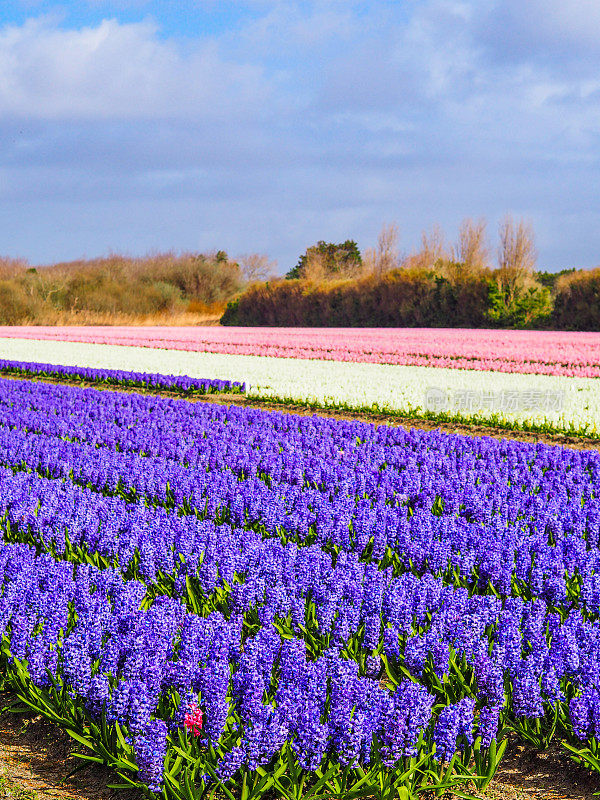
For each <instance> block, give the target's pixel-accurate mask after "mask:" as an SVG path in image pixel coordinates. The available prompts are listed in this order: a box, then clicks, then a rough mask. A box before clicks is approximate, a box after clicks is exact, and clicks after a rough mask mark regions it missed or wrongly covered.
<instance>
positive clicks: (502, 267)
mask: <svg viewBox="0 0 600 800" xmlns="http://www.w3.org/2000/svg"><path fill="white" fill-rule="evenodd" d="M499 239H500V243H499V245H498V267H499V271H498V279H499V284H500V287H501V289H502V290H503V291H504V293H505V295H506V298H507V301H508V302H511V301H512V300H513V298H514V297H515V296H516V295H517V293H518V292H519V291H520V290H521V289H522V288H523V287H524V286H525V285H526V284H527V283H528V282H529V281H531V280H532V278H533V270H534V268H535V264H536V261H537V253H536V249H535V240H534V235H533V230H532V228H531V225H530V224H528V223H525V222H524V221H523V220H522V219H521V220H519V223H518V224H516V223H515V221H514V219H513V218H512V216H511V215H510V214H507V215H506V216H505V217H504V219H503V220H502V222H501V223H500V228H499Z"/></svg>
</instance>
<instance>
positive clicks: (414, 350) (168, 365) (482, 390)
mask: <svg viewBox="0 0 600 800" xmlns="http://www.w3.org/2000/svg"><path fill="white" fill-rule="evenodd" d="M34 337H37V338H35V339H34ZM32 352H35V354H36V355H35V358H36V360H39V361H45V362H51V363H52V364H55V365H56V364H60V365H65V366H66V365H69V366H72V367H77V369H78V370H81V369H83V368H95V369H100V370H112V371H116V372H122V371H130V370H131V367H132V365H134V366H135V368H136V370H138V371H140V372H144V373H158V374H171V375H172V376H176V375H179V376H189V378H186V380H189V379H190V378H194V379H198V380H201V381H202V380H205V379H207V378H211V379H213V380H220V381H227V382H229V384H230V385H231V386H232V387H235V384H236V383H242V384H244V389H245V393H246V395H247V397H248V398H252V399H255V400H261V401H269V402H276V403H286V404H295V405H310V406H312V407H313V408H315V409H319V408H335V409H342V410H346V411H349V412H353V413H355V412H365V413H372V412H376V413H378V414H386V415H391V416H404V417H409V418H422V417H425V418H427V419H429V420H433V421H442V422H460V423H461V424H471V423H477V424H481V425H487V426H495V427H503V428H508V429H523V430H527V431H533V432H539V433H563V434H564V433H568V434H575V435H579V436H588V437H590V436H591V437H595V438H597V437H598V436H600V381H599V380H598V377H597V376H598V373H599V371H600V334H598V333H572V334H569V333H555V332H544V331H542V332H540V331H501V330H496V331H475V330H473V331H468V330H431V329H429V330H428V329H423V330H418V329H410V330H404V329H399V330H394V329H386V330H385V331H383V330H377V329H373V330H360V329H357V330H356V331H355V330H354V329H349V330H344V331H342V330H336V329H332V330H329V329H322V330H313V329H304V328H296V329H294V328H289V329H286V328H282V329H260V328H258V329H241V328H227V327H226V328H219V327H212V328H211V327H204V328H202V327H192V328H119V327H114V328H93V327H92V328H40V327H35V328H34V327H30V328H0V358H4V359H6V360H8V361H31V360H32V355H31V354H32ZM1 372H2V367H1V366H0V374H1ZM144 380H146V382H147V381H148V379H147V378H146V379H144ZM114 383H115V382H114V381H113V384H114ZM130 385H131V384H130ZM138 385H140V386H141V384H139V382H138ZM210 391H214V390H210ZM234 391H237V389H236V388H234ZM432 393H433V394H432ZM430 401H431V402H430Z"/></svg>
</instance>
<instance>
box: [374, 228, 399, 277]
mask: <svg viewBox="0 0 600 800" xmlns="http://www.w3.org/2000/svg"><path fill="white" fill-rule="evenodd" d="M398 236H399V234H398V226H397V225H396V224H395V223H390V224H387V223H384V225H383V227H382V228H381V230H380V232H379V236H378V237H377V248H376V250H375V273H376V274H377V275H383V274H384V273H386V272H389V271H390V270H392V269H397V267H398V265H399V263H400V257H399V254H398Z"/></svg>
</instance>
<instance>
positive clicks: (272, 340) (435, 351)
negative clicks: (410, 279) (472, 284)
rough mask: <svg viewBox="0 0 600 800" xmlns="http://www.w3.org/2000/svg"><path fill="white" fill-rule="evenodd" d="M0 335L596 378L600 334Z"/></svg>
mask: <svg viewBox="0 0 600 800" xmlns="http://www.w3.org/2000/svg"><path fill="white" fill-rule="evenodd" d="M0 337H10V338H28V339H56V340H62V341H72V342H90V343H97V344H111V345H134V346H138V347H139V346H142V347H156V348H167V349H171V350H188V351H197V352H212V353H232V354H237V355H257V356H276V357H278V358H314V359H329V360H333V361H355V362H373V363H377V364H401V365H410V366H434V367H451V368H455V369H476V370H495V371H499V372H522V373H537V374H544V375H568V376H573V375H577V376H582V377H590V378H597V377H600V333H563V332H557V331H498V330H475V329H439V328H233V327H231V328H230V327H218V326H215V327H179V328H178V327H108V326H103V327H42V326H40V327H38V326H35V327H25V326H20V327H16V326H15V327H0Z"/></svg>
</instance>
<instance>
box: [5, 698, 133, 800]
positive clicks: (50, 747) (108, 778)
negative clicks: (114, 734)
mask: <svg viewBox="0 0 600 800" xmlns="http://www.w3.org/2000/svg"><path fill="white" fill-rule="evenodd" d="M10 700H11V697H10V695H8V694H6V693H1V694H0V709H1V708H4V707H5V706H6V705H7V703H8V702H9V701H10ZM75 749H76V748H75V747H74V746H73V740H72V739H70V738H69V737H68V736H67V735H66V734H65V733H63V732H62V731H61V730H59V729H58V728H57V727H56V726H55V725H52V724H51V723H49V722H46V721H45V720H44V719H43V718H42V717H39V716H35V715H33V714H27V713H26V714H14V713H12V712H10V711H3V712H2V713H0V798H2V797H7V798H15V800H17V798H19V799H20V798H22V799H23V800H25V798H34V797H37V798H38V800H39V798H42V797H45V798H62V799H63V800H116V798H117V797H119V798H121V800H141V798H142V794H141V793H139V792H133V791H128V792H124V791H117V790H114V789H108V788H107V784H108V783H118V782H119V778H118V776H115V775H114V774H112V773H111V772H110V771H109V770H105V769H102V768H99V767H97V766H85V767H84V768H83V769H80V770H79V771H78V772H77V773H76V774H75V775H73V776H72V777H69V773H70V772H71V771H72V770H75V769H76V768H77V767H80V766H81V765H82V764H83V763H84V762H82V761H81V759H78V758H74V757H73V755H72V753H73V751H74V750H75Z"/></svg>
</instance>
